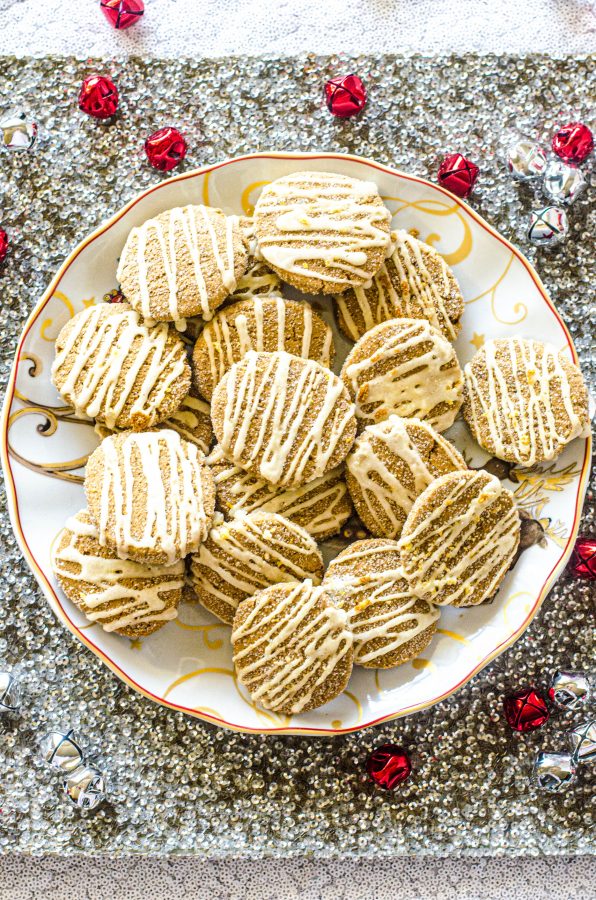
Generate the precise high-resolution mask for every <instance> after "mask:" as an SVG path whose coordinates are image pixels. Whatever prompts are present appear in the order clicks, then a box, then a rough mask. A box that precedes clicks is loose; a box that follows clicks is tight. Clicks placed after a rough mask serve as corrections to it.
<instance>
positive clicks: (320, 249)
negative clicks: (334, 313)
mask: <svg viewBox="0 0 596 900" xmlns="http://www.w3.org/2000/svg"><path fill="white" fill-rule="evenodd" d="M376 200H377V201H378V200H379V194H378V190H377V186H376V184H373V183H372V182H368V181H358V180H356V179H351V178H344V177H342V176H340V175H331V174H328V173H325V172H298V173H295V174H294V175H288V176H285V177H284V178H280V179H278V180H277V181H274V182H273V183H272V184H271V185H269V186H267V187H266V188H265V189H264V190H263V193H262V194H261V196H260V197H259V200H258V201H257V205H256V208H255V219H256V221H257V228H258V227H259V226H258V223H259V219H260V218H264V219H266V220H267V221H269V219H270V218H271V217H272V218H273V224H274V226H275V227H274V230H273V231H272V232H271V233H267V227H265V228H264V229H263V228H261V230H260V234H259V248H260V252H261V254H262V256H263V258H264V259H265V260H266V261H267V262H268V263H270V264H271V265H273V266H275V267H276V268H279V269H281V270H283V271H285V272H291V273H293V274H294V275H299V276H303V277H306V278H313V277H316V278H318V279H320V280H321V281H329V282H336V283H340V284H351V285H355V284H356V285H357V284H362V283H363V282H366V281H368V280H369V279H370V272H369V271H367V270H366V268H365V267H366V263H367V259H368V253H367V251H369V250H371V249H373V248H375V247H380V248H382V249H383V250H386V249H387V247H388V246H389V245H390V244H391V236H390V234H389V231H388V224H389V222H390V221H391V213H390V212H389V210H388V209H387V208H386V207H385V206H383V205H382V203H380V202H378V203H376V202H375V201H376ZM309 262H315V263H323V264H324V266H329V267H332V268H334V269H335V270H336V271H335V272H334V273H333V274H327V273H326V272H325V271H324V270H323V271H321V268H322V267H321V266H317V267H316V268H314V269H313V268H308V266H307V265H304V264H305V263H309ZM337 270H340V272H342V273H343V274H342V275H340V274H339V273H338V272H337Z"/></svg>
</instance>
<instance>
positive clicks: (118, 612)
mask: <svg viewBox="0 0 596 900" xmlns="http://www.w3.org/2000/svg"><path fill="white" fill-rule="evenodd" d="M97 537H98V535H97V528H96V527H95V525H94V524H93V520H92V519H91V516H90V515H89V513H88V512H87V510H86V509H84V510H81V512H79V513H77V514H76V516H73V517H72V518H71V519H69V520H68V522H67V523H66V525H65V527H64V528H63V530H62V531H61V532H60V534H59V535H58V538H57V540H56V542H55V544H54V549H53V553H52V568H53V570H54V573H55V575H56V578H57V579H58V582H59V583H60V587H61V588H62V590H63V591H64V593H65V594H66V596H67V597H68V599H69V600H72V602H73V603H75V604H76V605H77V606H78V608H79V609H80V610H81V612H82V613H83V614H84V615H85V616H86V618H87V619H89V621H90V622H97V623H98V624H99V625H101V627H102V628H103V630H104V631H108V632H110V631H115V632H116V634H121V635H124V636H125V637H130V638H136V637H145V636H146V635H148V634H152V633H153V632H154V631H157V629H158V628H161V627H162V626H163V625H165V624H166V622H169V621H170V620H171V619H175V618H176V616H177V614H178V604H179V603H180V598H181V595H182V586H183V584H184V562H183V561H182V560H180V561H179V562H176V563H174V564H173V565H171V566H156V565H146V564H144V563H139V562H133V561H132V560H130V559H118V557H117V556H116V555H115V554H114V553H113V552H112V551H110V550H107V549H106V548H105V547H102V546H101V544H100V543H99V541H98V540H97Z"/></svg>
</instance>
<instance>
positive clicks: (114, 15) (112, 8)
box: [100, 0, 145, 31]
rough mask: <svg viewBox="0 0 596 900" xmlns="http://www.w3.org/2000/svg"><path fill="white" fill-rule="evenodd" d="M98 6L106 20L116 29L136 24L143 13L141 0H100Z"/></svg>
mask: <svg viewBox="0 0 596 900" xmlns="http://www.w3.org/2000/svg"><path fill="white" fill-rule="evenodd" d="M100 8H101V11H102V13H103V14H104V16H105V17H106V19H107V20H108V22H109V23H110V25H111V26H112V27H113V28H116V29H117V30H118V31H124V29H125V28H130V26H131V25H136V23H137V22H138V21H139V19H140V18H141V16H142V15H143V13H144V12H145V4H144V2H143V0H101V2H100Z"/></svg>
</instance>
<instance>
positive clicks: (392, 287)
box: [334, 231, 463, 341]
mask: <svg viewBox="0 0 596 900" xmlns="http://www.w3.org/2000/svg"><path fill="white" fill-rule="evenodd" d="M392 237H393V240H394V246H395V249H394V251H393V254H392V255H391V257H390V258H389V259H388V260H387V262H386V263H384V264H383V266H381V268H380V270H379V271H378V272H377V274H376V275H375V276H374V277H373V279H372V285H371V287H370V288H365V287H363V286H359V287H355V288H354V289H353V290H352V291H348V292H346V293H344V294H338V295H336V297H335V298H334V299H335V301H336V303H337V304H338V306H339V309H340V312H341V314H342V317H343V319H344V322H345V325H346V329H347V330H348V331H349V333H350V336H351V337H352V339H353V340H355V341H357V340H358V339H359V338H360V337H361V336H362V335H363V334H364V333H365V332H367V331H369V330H370V329H371V328H373V327H374V326H375V325H378V324H379V323H380V322H386V321H387V320H388V319H393V318H402V317H403V318H407V319H420V318H422V319H427V320H428V321H429V322H430V324H431V325H433V326H434V327H435V328H436V329H437V330H438V331H440V332H441V333H442V334H444V335H445V337H447V338H448V339H449V340H455V338H456V337H457V331H458V328H457V327H456V326H455V325H454V324H453V322H452V321H451V320H450V318H449V313H448V311H447V306H446V300H447V299H448V298H449V297H450V295H451V294H452V293H453V291H454V288H455V284H454V282H455V279H454V277H453V275H452V273H451V272H450V270H449V268H448V267H447V265H446V263H445V261H444V260H443V258H442V257H441V256H440V255H439V254H438V253H436V251H434V250H433V249H432V248H431V247H429V246H428V245H426V244H424V243H423V242H422V241H419V240H418V239H417V238H415V237H413V236H412V235H410V234H408V232H407V231H397V232H393V235H392ZM429 259H432V260H433V262H434V264H435V267H436V268H435V270H434V271H431V270H430V269H429V267H428V260H429ZM354 302H355V303H356V304H357V308H358V311H359V313H360V316H361V318H362V322H363V324H364V327H363V328H362V327H361V326H360V324H359V323H357V322H356V321H355V320H354V317H353V315H352V314H351V312H350V305H351V304H353V303H354ZM462 309H463V301H462Z"/></svg>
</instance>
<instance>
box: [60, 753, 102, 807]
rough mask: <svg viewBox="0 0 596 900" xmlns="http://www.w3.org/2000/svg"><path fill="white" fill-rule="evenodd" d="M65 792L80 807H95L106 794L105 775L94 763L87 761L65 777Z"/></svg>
mask: <svg viewBox="0 0 596 900" xmlns="http://www.w3.org/2000/svg"><path fill="white" fill-rule="evenodd" d="M64 792H65V794H66V796H67V797H68V799H69V800H70V801H71V803H74V805H75V806H78V807H79V808H80V809H95V807H96V806H99V804H100V803H101V801H102V800H103V799H104V798H105V796H106V779H105V775H104V774H103V772H101V771H100V770H99V769H98V768H97V766H94V765H93V763H86V764H85V765H82V766H79V768H78V769H75V770H74V772H71V773H70V775H68V777H67V778H65V779H64Z"/></svg>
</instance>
